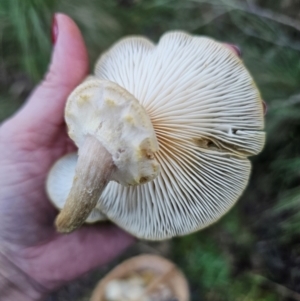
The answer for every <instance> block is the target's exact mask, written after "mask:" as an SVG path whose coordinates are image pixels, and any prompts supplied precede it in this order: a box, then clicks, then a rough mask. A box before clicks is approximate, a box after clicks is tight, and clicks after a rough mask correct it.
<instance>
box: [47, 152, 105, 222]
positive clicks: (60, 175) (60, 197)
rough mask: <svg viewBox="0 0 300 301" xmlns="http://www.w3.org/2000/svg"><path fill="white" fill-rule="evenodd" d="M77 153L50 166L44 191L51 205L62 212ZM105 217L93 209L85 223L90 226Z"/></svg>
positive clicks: (70, 185)
mask: <svg viewBox="0 0 300 301" xmlns="http://www.w3.org/2000/svg"><path fill="white" fill-rule="evenodd" d="M77 159H78V156H77V153H70V154H67V155H65V156H63V157H62V158H60V159H59V160H58V161H56V163H55V164H54V165H53V166H52V168H51V170H50V172H49V174H48V179H47V184H46V191H47V194H48V197H49V199H50V200H51V202H52V204H53V205H54V206H55V207H56V208H57V209H58V210H62V209H63V207H64V205H65V203H66V200H67V198H68V195H69V192H70V190H71V188H72V184H73V179H74V176H75V169H76V164H77ZM106 219H107V217H106V216H105V214H103V213H102V212H101V211H100V210H99V209H98V208H97V207H95V208H94V209H93V210H92V211H91V213H90V214H89V216H88V217H87V219H86V220H85V222H86V223H88V224H91V223H95V222H99V221H104V220H106Z"/></svg>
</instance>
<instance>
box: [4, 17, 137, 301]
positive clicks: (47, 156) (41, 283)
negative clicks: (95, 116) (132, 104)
mask: <svg viewBox="0 0 300 301" xmlns="http://www.w3.org/2000/svg"><path fill="white" fill-rule="evenodd" d="M56 19H57V26H58V34H57V40H56V44H55V46H54V49H53V55H52V62H51V65H50V68H49V72H48V74H47V75H46V77H45V79H44V81H43V82H42V83H41V84H40V85H39V86H38V87H37V88H36V89H35V90H34V91H33V93H32V95H31V96H30V97H29V99H28V100H27V102H26V104H25V105H24V106H23V108H21V110H20V111H18V112H17V113H16V114H15V115H14V116H12V117H11V118H10V119H8V120H6V121H5V122H4V123H3V124H2V125H1V127H0V166H1V170H0V257H1V258H2V259H3V260H4V258H5V262H8V263H12V264H13V266H10V264H5V268H6V269H12V270H13V269H14V268H15V267H16V268H17V269H20V270H21V271H22V272H23V273H24V275H25V277H28V280H29V283H30V284H31V283H32V284H33V286H34V288H31V287H30V285H27V286H26V287H27V288H28V291H27V292H26V291H22V294H20V295H17V296H16V295H15V294H13V292H7V293H6V291H5V294H6V296H5V297H3V292H4V288H3V287H1V283H3V286H4V284H5V281H7V279H4V278H5V277H9V276H7V274H8V275H10V274H11V273H10V272H9V271H3V267H2V265H1V264H0V295H1V300H2V301H6V300H11V301H18V300H39V299H40V298H42V296H43V295H44V294H47V293H48V292H50V291H52V290H55V289H57V288H58V287H60V286H61V285H63V284H65V283H67V282H69V281H71V280H72V279H75V278H77V277H79V276H80V275H82V274H84V273H86V272H87V271H89V270H91V269H92V268H95V267H97V266H100V265H102V264H105V263H107V262H108V261H110V260H111V259H113V258H114V257H116V256H117V255H118V254H120V253H121V252H122V251H123V250H124V249H125V248H127V247H128V246H129V245H130V244H131V243H132V242H133V241H134V240H133V238H132V237H131V236H129V235H128V234H126V233H124V232H123V231H121V230H120V229H118V228H117V227H115V226H112V225H108V224H106V225H95V226H89V227H88V226H86V227H83V228H81V229H80V230H78V231H76V232H74V233H72V234H69V235H63V234H58V233H57V232H56V230H55V227H54V220H55V217H56V215H57V211H56V210H55V209H54V207H53V205H52V204H51V203H50V202H49V200H48V198H47V195H46V193H45V188H44V187H45V178H46V176H47V173H48V171H49V169H50V167H51V166H52V164H53V163H54V162H55V161H56V160H57V159H58V158H60V157H61V156H62V155H64V154H66V153H68V152H70V151H72V150H74V149H75V147H74V145H73V143H72V142H71V141H70V139H69V138H68V136H67V134H66V129H65V124H64V118H63V114H64V105H65V101H66V98H67V96H68V95H69V94H70V92H71V91H72V90H73V89H74V88H75V87H76V86H77V85H78V84H80V82H81V81H82V80H83V79H84V78H85V76H86V75H87V72H88V57H87V52H86V47H85V45H84V42H83V39H82V36H81V34H80V31H79V30H78V28H77V26H76V25H75V23H74V22H73V21H72V20H71V19H70V18H69V17H67V16H64V15H62V14H58V15H57V17H56ZM6 265H9V266H8V267H6ZM3 274H4V275H5V276H4V275H3ZM1 277H2V278H1ZM8 280H10V281H11V282H13V283H14V285H13V287H12V289H13V290H20V286H21V284H20V286H19V284H18V283H16V282H17V281H18V280H16V279H14V278H13V276H12V279H8ZM22 281H24V280H22ZM5 287H7V283H6V286H5ZM27 288H26V289H27ZM33 290H38V292H37V293H36V292H34V291H33ZM3 298H5V299H3Z"/></svg>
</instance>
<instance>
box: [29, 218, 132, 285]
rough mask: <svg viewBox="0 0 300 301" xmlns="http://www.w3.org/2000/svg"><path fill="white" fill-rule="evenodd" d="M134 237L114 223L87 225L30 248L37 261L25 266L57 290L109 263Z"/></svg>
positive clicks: (32, 275) (44, 282)
mask: <svg viewBox="0 0 300 301" xmlns="http://www.w3.org/2000/svg"><path fill="white" fill-rule="evenodd" d="M134 241H135V239H134V238H133V237H132V236H130V235H129V234H127V233H125V232H123V231H122V230H121V229H119V228H117V227H116V226H114V225H111V224H105V225H95V226H86V227H83V228H81V229H79V230H78V231H76V232H73V233H71V234H68V235H62V234H58V235H57V237H56V238H55V239H54V240H52V241H51V242H50V243H48V244H45V245H41V246H40V247H38V248H37V247H35V251H34V254H32V249H31V250H29V249H27V250H26V252H30V258H34V260H33V262H34V264H32V265H31V264H30V266H29V267H26V268H25V270H26V272H27V273H28V274H30V276H31V277H33V278H34V279H36V280H37V281H39V282H41V281H42V283H43V285H44V286H47V288H48V289H49V290H53V289H56V288H57V287H58V286H60V285H62V284H63V283H65V282H68V281H71V280H73V279H75V278H77V277H79V276H81V275H83V274H85V273H86V272H88V271H90V270H91V269H93V268H96V267H97V266H101V265H104V264H106V263H108V262H109V261H111V260H112V259H113V258H115V257H116V256H118V255H119V254H120V253H121V252H123V251H124V250H125V249H126V248H128V247H129V246H130V245H131V244H133V242H134ZM28 257H29V256H28ZM30 258H29V260H30ZM36 258H38V262H37V259H36ZM27 263H28V260H27ZM40 267H42V269H41V268H40ZM45 271H47V273H45ZM45 278H47V279H45Z"/></svg>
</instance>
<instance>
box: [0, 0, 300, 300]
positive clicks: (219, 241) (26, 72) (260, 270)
mask: <svg viewBox="0 0 300 301" xmlns="http://www.w3.org/2000/svg"><path fill="white" fill-rule="evenodd" d="M54 11H62V12H65V13H67V14H69V15H70V16H72V17H73V18H74V19H75V21H76V22H77V23H78V25H79V27H80V28H81V30H82V32H83V35H84V38H85V40H86V43H87V45H88V49H89V54H90V59H91V64H93V62H94V61H95V59H96V58H97V56H98V55H99V54H100V53H101V52H102V51H103V50H104V49H106V48H107V47H108V46H109V45H111V44H112V43H113V42H114V41H116V40H117V39H119V38H120V37H122V36H124V35H128V34H142V35H146V36H148V37H150V38H151V39H153V40H155V41H157V40H158V38H159V36H160V35H161V34H162V33H164V32H165V31H167V30H170V29H182V30H186V31H189V32H191V33H193V34H198V35H208V36H211V37H213V38H215V39H218V40H221V41H227V42H229V43H234V44H237V45H239V46H240V48H241V49H242V51H243V59H244V62H245V64H246V66H247V67H248V69H249V70H250V72H251V73H252V75H253V77H254V78H255V81H256V82H257V84H258V86H259V88H260V90H261V93H262V96H263V98H264V100H265V101H266V103H267V105H268V114H267V116H266V130H267V134H268V136H267V137H268V138H267V144H266V147H265V149H264V151H263V152H262V153H261V154H260V155H259V156H257V157H255V158H253V164H254V166H253V172H252V177H251V181H250V184H249V186H248V188H247V191H246V192H245V193H244V195H243V197H242V199H241V200H240V201H239V202H238V204H237V206H236V207H235V208H234V209H233V210H232V211H231V212H230V213H229V214H228V215H227V216H226V217H225V218H223V219H222V220H221V221H220V222H218V223H217V224H215V225H214V226H212V227H210V228H209V229H206V230H204V231H202V232H199V233H196V234H193V235H189V236H187V237H183V238H177V239H175V240H173V241H172V242H171V244H172V251H171V254H170V256H171V258H172V259H173V260H174V261H175V262H176V263H178V264H179V265H180V267H181V268H182V269H183V271H184V272H185V273H186V275H187V277H188V279H189V281H190V285H191V292H192V297H193V300H209V301H219V300H222V301H223V300H228V301H229V300H241V301H242V300H243V301H246V300H247V301H250V300H256V301H259V300H266V301H275V300H300V1H299V0H276V1H275V0H247V1H246V0H240V1H239V0H206V1H205V0H185V1H184V0H111V1H105V0H90V1H79V0H65V1H61V2H59V1H51V0H43V1H42V0H26V1H24V0H1V1H0V49H1V50H0V53H1V56H0V120H3V119H4V118H5V117H7V116H9V115H11V114H12V113H13V112H14V111H15V110H16V109H17V108H18V107H19V106H20V105H21V104H22V102H23V101H24V99H25V98H26V96H27V95H28V94H29V92H30V90H31V89H32V88H33V86H34V85H35V84H36V83H37V81H39V80H40V79H41V78H42V76H43V74H44V72H45V71H46V68H47V65H48V62H49V59H50V52H51V43H50V25H51V17H52V14H53V12H54ZM72 300H73V299H72Z"/></svg>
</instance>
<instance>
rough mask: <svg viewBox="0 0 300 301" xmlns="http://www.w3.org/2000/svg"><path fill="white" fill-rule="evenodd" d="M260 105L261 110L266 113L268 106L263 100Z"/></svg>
mask: <svg viewBox="0 0 300 301" xmlns="http://www.w3.org/2000/svg"><path fill="white" fill-rule="evenodd" d="M262 105H263V112H264V115H266V114H267V112H268V106H267V104H266V103H265V101H263V102H262Z"/></svg>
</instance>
